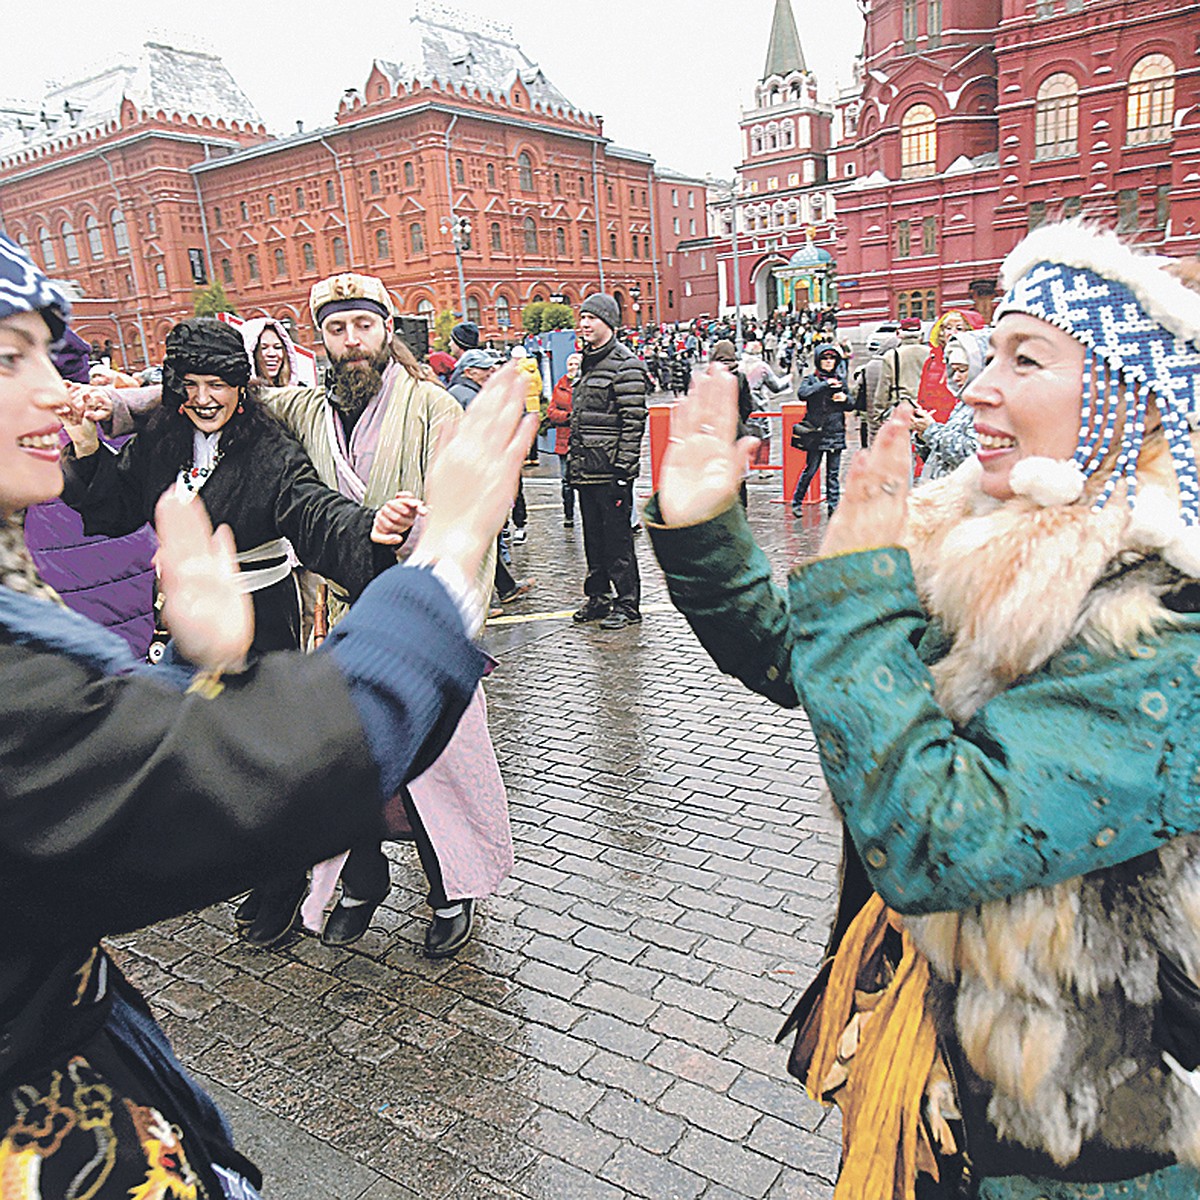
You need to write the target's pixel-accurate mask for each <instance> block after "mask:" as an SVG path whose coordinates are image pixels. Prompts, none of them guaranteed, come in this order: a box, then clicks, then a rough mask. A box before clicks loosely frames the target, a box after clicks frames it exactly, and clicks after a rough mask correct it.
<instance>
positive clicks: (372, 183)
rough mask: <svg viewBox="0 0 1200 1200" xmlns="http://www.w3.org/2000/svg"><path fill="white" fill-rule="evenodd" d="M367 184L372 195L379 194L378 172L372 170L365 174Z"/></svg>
mask: <svg viewBox="0 0 1200 1200" xmlns="http://www.w3.org/2000/svg"><path fill="white" fill-rule="evenodd" d="M367 186H368V187H369V188H370V189H371V195H372V196H378V195H379V172H378V171H375V170H372V171H371V172H370V173H369V174H368V175H367Z"/></svg>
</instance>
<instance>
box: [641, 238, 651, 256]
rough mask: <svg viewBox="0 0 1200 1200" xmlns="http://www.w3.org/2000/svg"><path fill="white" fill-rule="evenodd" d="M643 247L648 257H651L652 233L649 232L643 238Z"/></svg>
mask: <svg viewBox="0 0 1200 1200" xmlns="http://www.w3.org/2000/svg"><path fill="white" fill-rule="evenodd" d="M642 249H643V250H644V251H645V253H646V257H647V258H649V257H650V235H649V234H647V235H646V236H645V237H644V238H642Z"/></svg>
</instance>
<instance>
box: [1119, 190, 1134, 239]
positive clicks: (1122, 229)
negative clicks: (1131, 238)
mask: <svg viewBox="0 0 1200 1200" xmlns="http://www.w3.org/2000/svg"><path fill="white" fill-rule="evenodd" d="M1137 227H1138V193H1137V188H1122V189H1121V190H1120V191H1119V192H1118V193H1117V232H1118V233H1136V232H1137Z"/></svg>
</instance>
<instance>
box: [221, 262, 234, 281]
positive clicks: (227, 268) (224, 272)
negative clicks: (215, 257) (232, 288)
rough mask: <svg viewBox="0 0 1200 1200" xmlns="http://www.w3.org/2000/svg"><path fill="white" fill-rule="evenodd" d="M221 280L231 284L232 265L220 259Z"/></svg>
mask: <svg viewBox="0 0 1200 1200" xmlns="http://www.w3.org/2000/svg"><path fill="white" fill-rule="evenodd" d="M221 278H222V279H224V280H225V282H226V283H232V282H233V263H231V262H230V261H229V259H227V258H223V259H221Z"/></svg>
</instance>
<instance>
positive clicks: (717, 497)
mask: <svg viewBox="0 0 1200 1200" xmlns="http://www.w3.org/2000/svg"><path fill="white" fill-rule="evenodd" d="M737 391H738V389H737V380H736V379H735V378H734V376H733V375H732V374H731V373H730V372H729V371H727V370H726V369H725V368H724V367H714V366H710V367H709V368H708V369H707V370H706V371H703V372H701V373H700V374H698V375H697V376H696V377H695V380H694V382H693V383H692V388H691V391H690V392H689V393H688V395H687V396H686V397H685V398H684V399H683V400H681V401H679V403H677V404H676V405H675V407H674V408H673V409H672V410H671V436H670V439H669V441H668V443H667V452H666V454H665V455H664V456H663V461H662V471H661V474H660V476H659V485H658V504H659V508H660V510H661V512H662V517H663V520H664V521H665V522H666V523H667V524H668V525H698V524H700V522H702V521H708V520H710V519H711V518H713V517H715V516H718V515H719V514H720V513H723V512H724V511H725V510H726V509H727V508H728V507H729V506H730V505H731V504H732V503H733V502H734V500H735V499H736V498H737V494H738V489H739V488H740V487H741V485H742V480H743V479H744V478H745V476H746V472H747V471H748V470H749V468H750V456H751V455H752V454H753V453H754V447H755V446H756V445H757V444H758V439H757V438H752V437H744V438H741V439H740V440H739V439H738V438H737Z"/></svg>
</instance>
